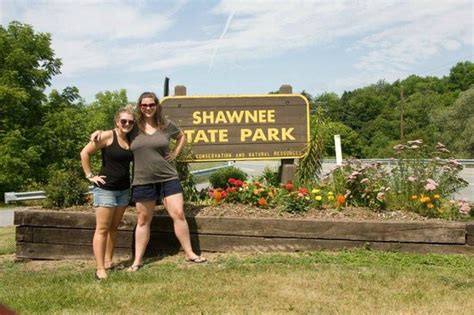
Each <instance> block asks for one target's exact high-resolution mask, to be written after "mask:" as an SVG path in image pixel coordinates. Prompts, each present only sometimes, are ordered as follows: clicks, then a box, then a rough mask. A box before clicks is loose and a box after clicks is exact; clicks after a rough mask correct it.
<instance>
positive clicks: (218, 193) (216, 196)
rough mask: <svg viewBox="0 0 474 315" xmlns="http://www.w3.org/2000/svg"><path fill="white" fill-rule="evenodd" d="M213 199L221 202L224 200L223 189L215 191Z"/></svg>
mask: <svg viewBox="0 0 474 315" xmlns="http://www.w3.org/2000/svg"><path fill="white" fill-rule="evenodd" d="M212 197H214V199H215V200H216V201H217V202H219V201H221V200H222V198H223V196H222V189H220V188H218V189H216V190H214V193H213V194H212Z"/></svg>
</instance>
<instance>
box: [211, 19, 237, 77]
mask: <svg viewBox="0 0 474 315" xmlns="http://www.w3.org/2000/svg"><path fill="white" fill-rule="evenodd" d="M234 13H235V12H232V13H231V14H230V15H229V17H228V18H227V22H226V23H225V26H224V30H223V31H222V34H221V36H220V37H219V40H218V41H217V44H216V47H215V48H214V52H213V53H212V57H211V63H210V64H209V69H208V70H207V72H208V73H210V72H211V70H212V67H213V66H214V58H215V57H216V54H217V50H218V49H219V46H220V43H221V39H222V38H224V36H225V34H226V33H227V29H228V28H229V25H230V21H232V18H233V17H234Z"/></svg>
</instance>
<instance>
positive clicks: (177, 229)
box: [163, 193, 199, 260]
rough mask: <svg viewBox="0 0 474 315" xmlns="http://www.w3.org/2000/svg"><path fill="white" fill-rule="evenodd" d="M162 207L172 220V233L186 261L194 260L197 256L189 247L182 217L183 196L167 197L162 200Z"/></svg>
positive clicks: (186, 227)
mask: <svg viewBox="0 0 474 315" xmlns="http://www.w3.org/2000/svg"><path fill="white" fill-rule="evenodd" d="M163 205H164V206H165V207H166V210H167V211H168V214H169V215H170V217H171V218H172V219H173V225H174V233H175V234H176V237H177V238H178V240H179V243H180V244H181V247H182V248H183V250H184V254H185V257H186V259H192V260H194V259H196V258H198V257H199V256H198V255H196V253H194V252H193V249H192V247H191V237H190V235H189V227H188V222H187V221H186V218H185V216H184V209H183V206H184V202H183V194H181V193H179V194H175V195H171V196H168V197H165V198H164V200H163Z"/></svg>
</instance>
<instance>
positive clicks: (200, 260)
mask: <svg viewBox="0 0 474 315" xmlns="http://www.w3.org/2000/svg"><path fill="white" fill-rule="evenodd" d="M185 261H187V262H190V263H195V264H202V263H205V262H206V261H207V259H206V258H204V257H201V256H196V257H194V258H186V259H185Z"/></svg>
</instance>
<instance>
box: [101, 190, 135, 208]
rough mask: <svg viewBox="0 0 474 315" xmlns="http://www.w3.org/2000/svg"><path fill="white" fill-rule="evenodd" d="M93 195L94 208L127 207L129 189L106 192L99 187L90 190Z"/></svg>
mask: <svg viewBox="0 0 474 315" xmlns="http://www.w3.org/2000/svg"><path fill="white" fill-rule="evenodd" d="M92 193H93V195H94V204H93V205H94V207H104V208H113V207H119V206H127V205H128V203H129V198H130V189H125V190H106V189H102V188H100V187H94V189H92Z"/></svg>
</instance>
